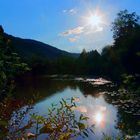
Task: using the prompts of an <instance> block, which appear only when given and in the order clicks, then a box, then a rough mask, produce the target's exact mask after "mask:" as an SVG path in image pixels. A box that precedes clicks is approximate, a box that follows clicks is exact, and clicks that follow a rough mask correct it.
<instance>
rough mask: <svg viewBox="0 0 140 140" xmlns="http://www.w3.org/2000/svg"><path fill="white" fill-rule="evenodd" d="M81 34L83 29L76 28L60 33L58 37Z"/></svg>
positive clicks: (80, 27)
mask: <svg viewBox="0 0 140 140" xmlns="http://www.w3.org/2000/svg"><path fill="white" fill-rule="evenodd" d="M83 32H84V27H82V26H78V27H76V28H73V29H69V30H67V31H65V32H62V33H61V34H60V35H61V36H69V35H78V34H81V33H83Z"/></svg>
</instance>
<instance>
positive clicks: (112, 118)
mask: <svg viewBox="0 0 140 140" xmlns="http://www.w3.org/2000/svg"><path fill="white" fill-rule="evenodd" d="M71 97H74V98H75V101H76V103H77V105H78V106H77V108H75V110H77V111H79V112H81V113H84V114H86V115H87V116H88V117H89V124H90V125H91V124H94V125H95V127H94V132H95V135H93V134H91V135H90V136H89V138H88V140H89V139H93V137H94V138H96V140H100V139H101V137H102V136H103V133H105V134H108V135H111V136H112V135H116V134H117V133H118V130H117V129H115V125H116V120H117V109H116V108H115V107H114V106H113V105H111V104H109V103H107V102H106V101H105V99H104V95H100V96H98V97H94V96H91V95H88V96H86V97H85V96H84V95H83V93H82V92H81V91H80V89H79V88H78V87H77V88H76V89H71V88H70V87H67V88H65V89H64V90H63V91H61V92H57V93H56V94H54V95H52V96H50V97H47V98H45V99H44V100H42V101H40V102H39V103H37V104H36V105H35V108H34V109H35V111H36V112H39V113H40V114H42V115H44V114H45V113H46V112H47V108H48V107H49V106H50V105H51V103H59V101H60V100H61V99H62V98H64V99H67V98H71ZM77 139H82V138H77Z"/></svg>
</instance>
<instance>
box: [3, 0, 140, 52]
mask: <svg viewBox="0 0 140 140" xmlns="http://www.w3.org/2000/svg"><path fill="white" fill-rule="evenodd" d="M124 9H127V10H128V11H129V12H136V13H137V14H138V15H140V0H0V24H1V25H2V26H3V28H4V30H5V32H6V33H8V34H11V35H13V36H17V37H21V38H29V39H35V40H38V41H41V42H44V43H47V44H50V45H52V46H54V47H57V48H59V49H61V50H65V51H69V52H78V53H79V52H81V51H82V50H83V49H84V48H85V49H86V50H87V51H91V50H95V49H96V50H98V51H99V52H101V50H102V48H103V47H104V46H106V45H109V44H112V43H113V38H112V31H111V23H112V22H113V21H114V19H115V18H116V14H117V13H118V12H119V11H120V10H124Z"/></svg>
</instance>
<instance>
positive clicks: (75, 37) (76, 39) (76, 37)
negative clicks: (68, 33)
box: [68, 36, 79, 42]
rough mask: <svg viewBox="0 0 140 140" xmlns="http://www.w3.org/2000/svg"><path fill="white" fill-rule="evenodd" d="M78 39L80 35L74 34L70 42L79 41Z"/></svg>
mask: <svg viewBox="0 0 140 140" xmlns="http://www.w3.org/2000/svg"><path fill="white" fill-rule="evenodd" d="M78 39H79V36H74V37H70V38H69V39H68V40H69V41H70V42H76V41H78Z"/></svg>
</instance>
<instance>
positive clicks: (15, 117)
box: [0, 98, 93, 140]
mask: <svg viewBox="0 0 140 140" xmlns="http://www.w3.org/2000/svg"><path fill="white" fill-rule="evenodd" d="M7 103H9V100H8V102H7V101H5V103H3V105H6V104H7ZM1 105H2V104H1ZM9 105H10V104H9ZM9 105H8V104H7V105H6V106H5V109H8V108H9ZM1 107H2V106H1ZM16 107H17V108H14V110H15V111H14V112H13V114H12V115H11V114H9V117H8V116H7V115H6V116H7V117H8V118H7V119H6V117H4V116H3V115H4V114H5V112H3V110H1V111H0V112H1V113H2V115H1V117H0V128H1V130H2V133H0V138H5V137H9V138H11V139H21V138H29V137H32V138H35V139H38V137H39V136H40V135H42V134H48V135H47V137H46V138H47V139H49V140H56V139H58V140H68V139H70V138H73V137H77V136H82V137H88V133H89V132H92V133H93V130H92V129H93V126H88V125H87V121H88V117H86V116H84V115H83V114H79V112H78V114H77V115H76V112H75V111H74V108H75V107H76V104H75V102H74V99H73V98H71V99H69V100H64V99H62V100H61V101H60V103H59V104H52V105H51V107H50V108H48V112H47V113H46V114H45V115H44V116H41V115H38V113H31V109H32V104H30V102H29V103H28V106H25V107H22V108H21V109H19V108H20V107H21V105H20V104H19V105H17V106H16ZM10 113H11V112H10ZM2 116H3V117H2ZM27 116H28V120H27ZM9 119H10V121H9ZM25 120H26V121H25ZM26 130H28V133H26Z"/></svg>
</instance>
